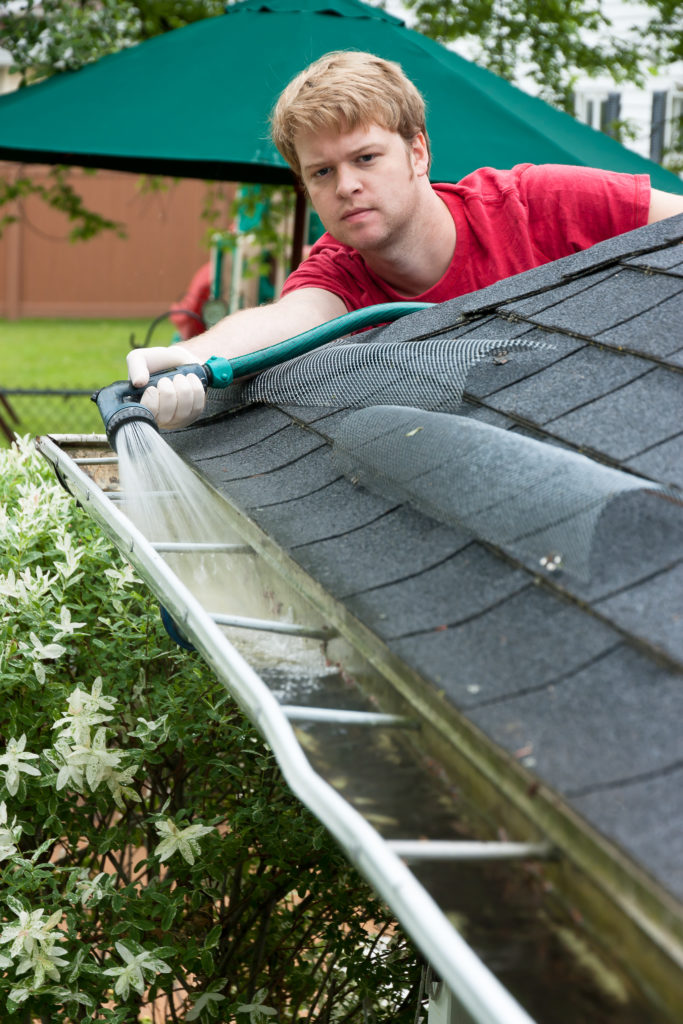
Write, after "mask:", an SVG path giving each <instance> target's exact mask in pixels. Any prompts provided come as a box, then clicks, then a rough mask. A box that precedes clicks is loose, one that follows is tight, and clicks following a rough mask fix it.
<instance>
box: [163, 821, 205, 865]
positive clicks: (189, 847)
mask: <svg viewBox="0 0 683 1024" xmlns="http://www.w3.org/2000/svg"><path fill="white" fill-rule="evenodd" d="M154 827H155V828H156V830H157V832H158V833H159V835H160V836H163V837H164V838H163V839H162V840H161V842H160V843H159V845H158V846H157V848H156V849H155V851H154V853H155V854H156V856H157V857H158V858H159V860H160V861H165V860H168V858H169V857H172V856H173V854H174V853H176V852H178V853H181V854H182V856H183V857H184V858H185V860H186V861H187V863H188V864H194V859H195V855H196V856H197V857H198V856H199V854H200V852H201V851H200V849H199V842H198V840H199V839H200V838H201V836H205V835H207V834H208V833H209V832H213V828H211V827H210V826H208V825H188V826H187V827H186V828H178V826H177V825H176V823H175V822H174V821H173V819H172V818H167V819H166V821H158V822H156V823H155V825H154Z"/></svg>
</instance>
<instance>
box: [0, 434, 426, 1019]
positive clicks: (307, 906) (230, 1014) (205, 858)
mask: <svg viewBox="0 0 683 1024" xmlns="http://www.w3.org/2000/svg"><path fill="white" fill-rule="evenodd" d="M0 535H1V537H2V545H1V548H0V551H1V552H2V553H1V554H0V599H1V601H2V604H1V608H2V615H1V620H0V685H1V686H2V701H1V702H0V708H1V710H0V716H1V717H0V721H1V723H2V727H1V728H0V871H1V872H2V889H1V890H0V976H1V977H0V1018H1V1019H2V1020H15V1019H16V1020H21V1021H36V1020H41V1021H47V1020H49V1021H64V1022H72V1021H73V1022H75V1021H83V1020H97V1021H109V1022H112V1024H115V1022H124V1021H125V1022H135V1021H138V1020H148V1021H149V1020H155V1019H156V1020H159V1021H161V1020H163V1021H168V1020H188V1021H190V1020H198V1021H204V1022H207V1021H210V1020H220V1021H235V1022H238V1024H247V1022H259V1021H266V1020H268V1021H280V1022H286V1021H291V1022H294V1021H296V1020H301V1019H307V1020H317V1021H360V1020H368V1021H370V1020H375V1021H392V1022H401V1021H405V1022H408V1021H410V1022H412V1021H413V1020H414V1016H415V1000H416V992H417V988H418V979H417V974H418V973H419V971H418V965H417V963H416V958H415V956H414V954H413V952H412V951H411V949H410V948H409V946H408V945H407V943H406V941H405V939H404V938H403V936H402V935H401V933H400V931H398V930H397V929H396V926H395V922H393V921H392V920H391V919H390V918H388V917H387V915H386V910H385V908H384V907H383V906H382V904H381V903H380V902H379V901H378V900H377V899H376V898H375V897H374V896H373V894H372V893H371V892H370V891H369V890H368V888H367V887H366V886H365V884H364V883H363V882H362V880H360V879H359V878H358V876H357V875H356V874H355V872H354V871H353V870H352V869H351V868H350V867H349V865H348V864H347V862H346V860H345V858H344V857H343V856H342V854H341V853H340V852H339V851H338V850H337V848H336V846H335V844H334V843H333V842H332V841H331V840H330V838H329V837H328V836H327V834H326V832H325V831H324V829H323V828H322V827H321V826H320V825H319V823H318V822H317V821H316V820H315V819H314V818H312V817H311V815H310V814H309V813H308V812H307V811H306V810H305V809H304V808H303V807H302V806H301V805H300V804H299V803H298V802H297V801H296V799H295V798H294V797H293V796H292V795H291V794H290V793H289V791H288V790H287V788H286V786H285V785H284V783H283V781H282V779H281V776H280V773H279V770H278V768H277V765H276V763H275V761H274V759H273V757H272V755H271V753H270V752H269V750H268V749H267V748H266V746H265V745H264V744H263V742H262V741H261V740H260V738H259V737H258V736H257V734H256V733H255V732H254V730H253V729H252V727H251V725H250V724H249V723H248V722H247V721H246V720H245V719H244V717H243V716H242V715H241V713H240V712H239V710H238V709H237V708H236V706H235V705H234V704H233V703H232V701H231V699H230V697H229V696H228V695H227V694H226V692H225V690H224V689H223V687H222V686H221V685H220V684H219V683H218V682H217V681H216V680H215V678H214V677H213V675H212V674H211V673H210V672H209V670H208V669H207V668H206V666H205V665H204V664H203V663H202V662H201V660H200V659H199V658H198V656H196V655H194V654H187V653H185V652H183V651H180V650H179V649H178V648H176V647H175V646H174V645H173V644H172V642H171V641H170V640H169V639H168V637H167V636H166V633H165V632H164V630H163V627H162V626H161V624H160V619H159V615H158V609H157V607H156V605H155V603H154V601H153V599H152V597H151V595H150V594H149V593H148V591H147V589H146V588H145V587H144V586H143V585H142V584H141V583H140V581H139V580H137V579H136V578H135V574H134V573H133V571H132V570H131V568H130V567H129V566H128V565H127V564H124V563H122V562H121V560H120V558H119V556H118V554H117V553H116V551H115V550H114V549H113V548H112V547H111V545H110V544H109V543H108V542H107V541H106V540H105V539H104V537H103V536H102V535H101V534H100V533H99V532H98V529H97V527H96V526H95V524H94V523H93V522H92V521H91V520H90V519H89V517H88V516H87V515H85V513H83V512H82V510H81V509H79V508H78V506H77V505H76V504H75V503H74V502H73V501H72V500H71V499H70V498H69V496H68V495H67V494H66V493H65V492H64V491H62V490H61V488H60V487H59V485H58V484H57V483H56V481H55V480H54V478H53V477H52V474H51V471H50V470H49V468H48V467H47V465H46V464H45V463H44V462H43V460H42V459H41V458H40V457H39V456H37V455H36V454H35V453H34V451H33V449H32V447H31V446H30V445H29V443H28V442H27V441H21V442H18V443H17V444H16V445H15V446H13V448H12V449H11V450H5V451H2V452H0Z"/></svg>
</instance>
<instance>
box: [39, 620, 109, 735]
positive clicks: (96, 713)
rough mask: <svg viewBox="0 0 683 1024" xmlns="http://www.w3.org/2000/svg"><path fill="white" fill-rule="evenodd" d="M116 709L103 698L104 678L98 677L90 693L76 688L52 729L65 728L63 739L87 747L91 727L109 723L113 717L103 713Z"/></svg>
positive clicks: (107, 698)
mask: <svg viewBox="0 0 683 1024" xmlns="http://www.w3.org/2000/svg"><path fill="white" fill-rule="evenodd" d="M77 625H78V623H77ZM114 707H115V701H113V700H112V699H111V698H110V697H103V696H102V677H101V676H98V677H97V679H96V680H95V682H94V683H93V684H92V688H91V690H90V693H88V692H87V691H86V690H81V688H80V687H76V689H75V690H74V691H73V692H72V693H71V695H70V697H69V705H68V709H67V712H66V715H65V716H64V718H60V719H58V720H57V721H56V722H55V724H54V725H53V726H52V728H53V729H59V728H60V727H61V726H64V729H63V731H62V737H64V738H66V737H68V738H70V739H73V740H74V741H75V742H76V743H80V744H83V745H87V744H88V743H89V740H90V729H91V727H92V726H95V725H102V724H103V723H104V722H108V721H109V719H110V718H111V715H110V714H106V713H103V712H109V711H113V710H114Z"/></svg>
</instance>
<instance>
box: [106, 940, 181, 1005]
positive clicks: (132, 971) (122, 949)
mask: <svg viewBox="0 0 683 1024" xmlns="http://www.w3.org/2000/svg"><path fill="white" fill-rule="evenodd" d="M116 950H117V952H118V954H119V956H120V957H121V959H122V960H123V961H124V964H123V966H122V967H109V968H108V969H107V970H106V971H104V973H105V974H108V975H110V976H111V977H112V978H117V982H116V984H115V985H114V992H115V993H116V995H117V996H121V998H122V999H124V1000H125V999H127V998H128V993H129V992H130V989H131V987H132V988H134V989H135V991H136V992H139V993H140V995H142V993H143V992H144V991H145V972H147V973H149V974H151V975H152V976H154V975H155V974H163V973H165V972H166V971H170V970H171V968H170V967H169V966H168V964H167V963H165V962H164V961H163V960H160V959H159V958H158V957H155V956H152V954H151V953H150V952H148V951H147V950H146V949H143V951H142V953H137V954H136V953H133V952H132V950H130V949H128V947H127V946H124V944H123V943H122V942H117V943H116Z"/></svg>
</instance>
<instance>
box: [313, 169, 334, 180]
mask: <svg viewBox="0 0 683 1024" xmlns="http://www.w3.org/2000/svg"><path fill="white" fill-rule="evenodd" d="M329 173H330V168H329V167H320V168H319V169H318V170H317V171H313V177H314V178H325V177H326V176H327V175H328V174H329Z"/></svg>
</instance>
